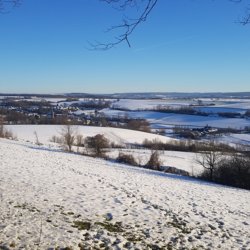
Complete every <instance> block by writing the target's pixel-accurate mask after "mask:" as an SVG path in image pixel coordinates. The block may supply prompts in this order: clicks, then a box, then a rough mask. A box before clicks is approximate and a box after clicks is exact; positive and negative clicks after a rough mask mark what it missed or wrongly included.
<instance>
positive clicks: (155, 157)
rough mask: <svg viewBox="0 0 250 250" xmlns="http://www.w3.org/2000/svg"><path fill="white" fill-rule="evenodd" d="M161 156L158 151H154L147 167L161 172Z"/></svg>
mask: <svg viewBox="0 0 250 250" xmlns="http://www.w3.org/2000/svg"><path fill="white" fill-rule="evenodd" d="M161 164H162V163H161V160H160V154H159V151H158V150H152V152H151V155H150V158H149V161H148V162H147V163H146V165H145V166H146V167H147V168H150V169H154V170H158V171H159V170H160V167H161Z"/></svg>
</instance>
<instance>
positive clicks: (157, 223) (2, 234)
mask: <svg viewBox="0 0 250 250" xmlns="http://www.w3.org/2000/svg"><path fill="white" fill-rule="evenodd" d="M0 211H1V213H0V246H1V248H3V247H6V248H5V249H8V248H11V249H32V250H34V249H55V248H56V247H66V246H68V247H70V246H71V249H105V247H107V248H106V249H172V248H171V247H173V249H183V247H184V248H185V249H225V250H226V249H227V250H228V249H242V250H243V249H250V233H249V232H250V192H249V191H246V190H240V189H235V188H229V187H224V186H219V185H212V184H208V183H206V182H199V181H195V180H193V179H191V178H183V177H179V176H175V175H169V174H163V173H159V172H154V171H150V170H145V169H140V168H133V167H128V166H125V165H119V164H114V163H111V162H108V161H104V160H99V159H94V158H89V157H84V156H81V155H76V154H69V153H64V152H60V151H59V150H57V149H52V148H50V149H49V148H46V147H45V146H42V147H38V146H34V145H33V144H29V143H25V142H20V141H9V140H4V139H0ZM94 247H95V248H94Z"/></svg>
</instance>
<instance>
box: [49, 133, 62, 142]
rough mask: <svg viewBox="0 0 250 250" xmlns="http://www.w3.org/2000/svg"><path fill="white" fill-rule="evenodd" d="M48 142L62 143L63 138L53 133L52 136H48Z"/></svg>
mask: <svg viewBox="0 0 250 250" xmlns="http://www.w3.org/2000/svg"><path fill="white" fill-rule="evenodd" d="M50 142H54V143H58V144H62V143H63V140H62V138H61V137H59V136H56V135H53V136H52V137H51V138H50Z"/></svg>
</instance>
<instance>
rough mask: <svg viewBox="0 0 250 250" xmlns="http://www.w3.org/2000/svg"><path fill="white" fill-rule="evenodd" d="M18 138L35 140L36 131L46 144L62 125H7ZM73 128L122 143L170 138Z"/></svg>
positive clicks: (87, 127)
mask: <svg viewBox="0 0 250 250" xmlns="http://www.w3.org/2000/svg"><path fill="white" fill-rule="evenodd" d="M6 128H8V129H10V130H11V131H12V132H13V134H14V135H15V136H17V138H18V140H23V141H30V142H36V136H35V132H36V133H37V136H38V139H39V142H41V143H43V144H48V143H49V142H50V140H51V138H52V136H54V135H55V136H60V134H61V132H62V128H63V126H60V125H7V126H6ZM75 130H76V132H77V133H78V134H81V135H82V136H83V137H87V136H94V135H96V134H103V135H104V136H105V137H107V138H108V139H109V140H110V141H111V142H114V143H116V144H120V145H124V144H126V143H132V144H133V143H137V144H141V143H142V142H143V141H144V140H145V139H148V140H154V139H157V140H159V141H162V142H168V141H169V140H172V139H171V138H169V137H166V136H161V135H156V134H151V133H145V132H140V131H135V130H128V129H120V128H110V127H92V126H75Z"/></svg>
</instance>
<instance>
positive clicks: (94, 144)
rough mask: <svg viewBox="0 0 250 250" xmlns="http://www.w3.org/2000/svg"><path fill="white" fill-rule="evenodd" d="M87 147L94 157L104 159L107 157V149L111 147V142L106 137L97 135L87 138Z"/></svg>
mask: <svg viewBox="0 0 250 250" xmlns="http://www.w3.org/2000/svg"><path fill="white" fill-rule="evenodd" d="M85 145H86V146H87V147H88V148H89V149H90V150H91V151H92V153H93V155H94V156H97V157H103V156H105V152H104V150H105V148H108V147H109V141H108V139H107V138H106V137H105V136H104V135H101V134H97V135H95V136H93V137H91V136H89V137H86V138H85Z"/></svg>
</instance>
